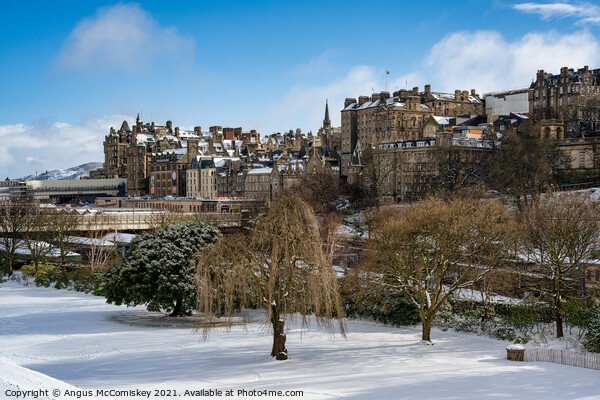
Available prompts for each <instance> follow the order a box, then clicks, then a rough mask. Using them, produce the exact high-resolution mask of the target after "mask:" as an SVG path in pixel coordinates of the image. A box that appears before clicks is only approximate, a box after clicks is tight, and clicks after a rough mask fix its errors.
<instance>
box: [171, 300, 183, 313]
mask: <svg viewBox="0 0 600 400" xmlns="http://www.w3.org/2000/svg"><path fill="white" fill-rule="evenodd" d="M182 308H183V298H182V297H181V296H180V297H178V298H177V300H176V302H175V308H174V309H173V312H172V313H171V314H169V317H179V316H180V315H181V309H182Z"/></svg>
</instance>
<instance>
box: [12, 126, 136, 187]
mask: <svg viewBox="0 0 600 400" xmlns="http://www.w3.org/2000/svg"><path fill="white" fill-rule="evenodd" d="M124 119H127V120H129V121H132V120H133V118H132V117H130V116H124V115H113V116H106V117H102V118H93V119H87V120H84V121H82V122H81V123H78V124H69V123H65V122H60V121H59V122H55V123H54V124H52V125H50V126H42V125H25V124H15V125H0V137H2V143H3V145H2V146H0V177H2V178H4V177H7V176H8V177H10V178H19V177H23V176H25V175H30V174H33V173H35V172H36V171H37V172H42V171H46V170H53V169H59V168H62V169H65V168H70V167H74V166H76V165H79V164H83V163H87V162H92V161H100V162H102V161H104V150H103V148H102V142H103V141H104V136H106V135H107V134H108V132H109V129H110V127H111V126H112V127H115V129H118V128H119V127H120V126H121V123H122V122H123V120H124Z"/></svg>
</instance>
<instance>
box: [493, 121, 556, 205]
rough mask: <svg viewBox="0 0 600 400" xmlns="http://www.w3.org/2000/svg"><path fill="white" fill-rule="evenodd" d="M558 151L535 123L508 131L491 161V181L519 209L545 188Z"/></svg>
mask: <svg viewBox="0 0 600 400" xmlns="http://www.w3.org/2000/svg"><path fill="white" fill-rule="evenodd" d="M558 154H559V153H558V150H557V148H556V144H555V143H553V142H552V141H550V140H546V139H542V138H540V133H539V125H538V124H533V123H530V124H528V125H527V126H525V127H524V128H523V129H522V130H521V131H520V132H516V131H507V132H505V133H504V136H503V138H502V151H500V152H497V153H496V154H495V156H494V160H493V163H492V170H491V179H492V184H493V186H494V187H495V188H496V189H497V190H498V191H500V192H503V193H506V194H508V195H510V196H511V197H512V198H513V200H514V202H515V204H516V205H517V207H518V208H519V209H522V208H523V207H526V206H527V205H528V204H530V203H532V202H535V201H537V199H538V198H539V196H540V194H541V193H543V192H544V190H546V188H547V186H548V185H549V183H550V182H551V179H552V171H553V168H554V167H555V166H556V164H557V161H558Z"/></svg>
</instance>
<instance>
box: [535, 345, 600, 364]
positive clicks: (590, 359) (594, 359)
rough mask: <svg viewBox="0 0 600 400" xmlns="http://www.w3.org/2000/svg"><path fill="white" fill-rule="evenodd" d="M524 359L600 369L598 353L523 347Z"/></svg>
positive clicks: (599, 355)
mask: <svg viewBox="0 0 600 400" xmlns="http://www.w3.org/2000/svg"><path fill="white" fill-rule="evenodd" d="M524 361H542V362H553V363H558V364H564V365H571V366H573V367H581V368H591V369H600V354H592V353H579V352H576V351H570V350H560V349H542V348H539V349H525V357H524Z"/></svg>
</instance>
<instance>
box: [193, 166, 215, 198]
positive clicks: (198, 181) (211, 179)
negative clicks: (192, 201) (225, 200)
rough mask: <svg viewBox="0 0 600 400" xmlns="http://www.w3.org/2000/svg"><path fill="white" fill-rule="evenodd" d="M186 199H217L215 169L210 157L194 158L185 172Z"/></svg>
mask: <svg viewBox="0 0 600 400" xmlns="http://www.w3.org/2000/svg"><path fill="white" fill-rule="evenodd" d="M186 181H187V188H186V194H187V196H188V197H201V198H205V199H210V198H212V197H217V169H216V168H215V162H214V158H213V157H210V156H195V157H193V158H192V162H191V165H190V168H188V169H187V170H186Z"/></svg>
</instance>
